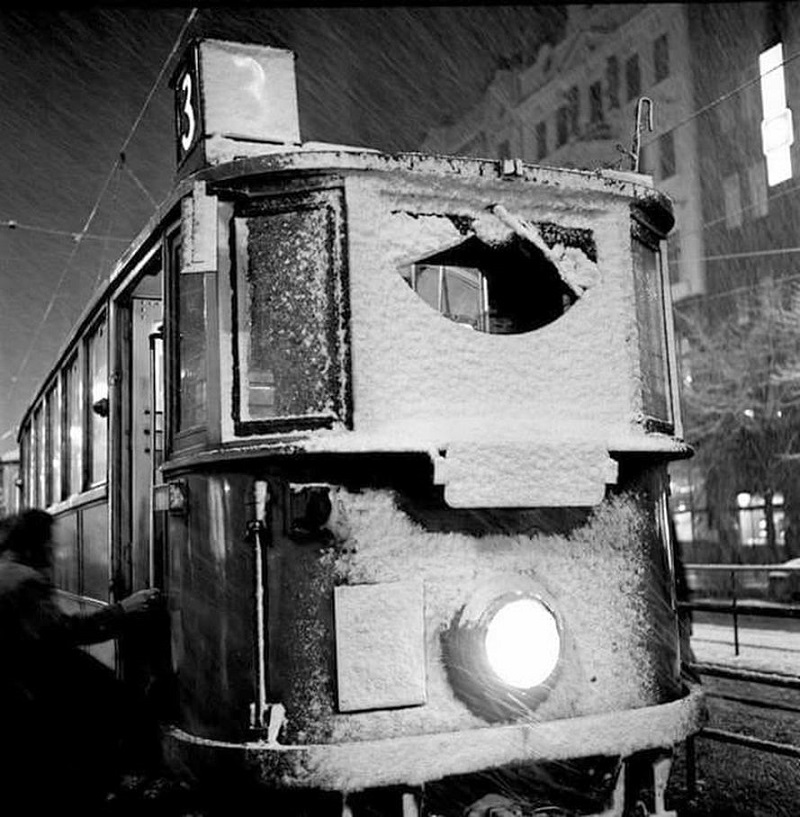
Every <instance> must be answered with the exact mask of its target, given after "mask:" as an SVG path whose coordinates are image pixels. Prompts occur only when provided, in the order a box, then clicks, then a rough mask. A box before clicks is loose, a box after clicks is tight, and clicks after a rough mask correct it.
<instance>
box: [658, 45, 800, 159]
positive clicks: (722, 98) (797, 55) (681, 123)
mask: <svg viewBox="0 0 800 817" xmlns="http://www.w3.org/2000/svg"><path fill="white" fill-rule="evenodd" d="M798 58H800V51H795V53H794V54H791V55H790V56H788V57H784V58H783V61H782V62H780V63H778V65H776V66H775V67H774V68H770V70H769V71H767V72H766V73H765V74H764V76H766V75H767V74H771V73H772V72H773V71H777V70H778V69H779V68H783V67H784V66H786V65H788V64H789V63H790V62H794V60H796V59H798ZM761 77H762V75H761V74H759V75H758V76H756V77H753V79H749V80H747V81H746V82H743V83H742V84H741V85H739V86H738V87H736V88H734V89H733V90H731V91H727V92H726V93H724V94H722V95H721V96H719V97H717V99H714V100H712V101H711V102H708V103H706V104H705V105H703V106H702V107H700V108H698V109H697V110H696V111H694V112H693V113H691V114H689V115H688V116H687V117H685V118H684V119H681V120H679V121H678V122H676V123H675V124H674V125H673V126H672V127H670V128H667V130H665V131H662V132H661V133H660V134H659V135H658V136H653V137H652V138H650V139H648V140H647V141H646V142H644V143H643V145H644V146H647V145H652V144H654V143H655V142H657V141H658V139H659V138H660V137H661V136H663V135H664V134H665V133H670V132H671V131H675V130H678V128H682V127H684V125H688V124H689V122H692V121H693V120H694V119H697V117H698V116H702V115H703V114H704V113H706V112H707V111H710V110H711V109H712V108H716V106H717V105H720V104H721V103H723V102H726V101H727V100H728V99H731V98H733V97H734V96H736V95H737V94H740V93H742V92H743V91H744V90H745V89H746V88H749V87H750V86H751V85H755V84H756V83H757V82H761Z"/></svg>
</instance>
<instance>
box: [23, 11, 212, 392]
mask: <svg viewBox="0 0 800 817" xmlns="http://www.w3.org/2000/svg"><path fill="white" fill-rule="evenodd" d="M197 12H198V8H197V7H194V8H192V9H191V11H190V12H189V14H188V16H187V18H186V20H185V21H184V23H183V25H182V26H181V28H180V31H179V32H178V35H177V36H176V38H175V42H174V44H173V46H172V49H171V50H170V53H169V54H168V56H167V58H166V59H165V60H164V62H163V64H162V66H161V70H160V71H159V72H158V76H157V77H156V79H155V82H154V83H153V85H152V87H151V88H150V92H149V93H148V94H147V98H146V99H145V101H144V104H143V105H142V107H141V109H140V111H139V114H138V116H137V117H136V119H135V121H134V123H133V125H132V126H131V128H130V130H129V131H128V135H127V136H126V137H125V141H124V142H123V143H122V146H121V147H120V149H119V151H118V154H117V158H116V159H115V160H114V163H113V165H112V167H111V170H110V172H109V173H108V175H107V176H106V179H105V181H104V182H103V186H102V187H101V189H100V193H99V195H98V196H97V199H96V201H95V203H94V206H93V207H92V209H91V212H90V213H89V217H88V218H87V219H86V221H85V222H84V226H83V229H82V230H80V232H79V233H78V234H77V235H75V234H72V233H69V235H72V236H73V240H74V242H75V243H74V245H73V247H72V249H71V251H70V254H69V256H68V258H67V261H66V263H65V265H64V268H63V269H62V271H61V275H60V276H59V279H58V282H57V283H56V286H55V288H54V290H53V294H52V295H51V296H50V300H49V301H48V304H47V307H46V309H45V311H44V314H43V315H42V318H41V320H40V321H39V323H38V325H37V327H36V330H35V331H34V333H33V335H32V336H31V341H30V343H29V344H28V347H27V350H26V352H25V355H24V356H23V359H22V363H21V364H20V366H19V368H18V369H17V373H16V374H15V375H14V377H12V379H11V386H10V389H9V394H8V398H7V399H8V401H9V402H11V400H12V399H13V397H14V393H15V390H16V386H17V384H18V383H19V379H20V376H21V375H22V372H23V371H24V370H25V368H26V367H27V365H28V363H29V361H30V357H31V354H32V352H33V349H34V347H35V345H36V343H37V342H38V340H39V336H40V334H41V332H42V329H43V328H44V325H45V323H46V322H47V319H48V317H49V316H50V313H51V312H52V310H53V306H54V305H55V302H56V300H57V298H58V296H59V294H60V291H61V287H62V286H63V285H64V281H65V280H66V277H67V273H68V272H69V269H70V267H71V265H72V262H73V261H74V259H75V255H76V254H77V251H78V247H79V246H80V244H81V241H82V240H83V238H84V237H85V236H86V235H87V234H88V231H89V227H90V225H91V223H92V221H93V220H94V218H95V216H96V215H97V210H98V209H99V207H100V202H101V201H102V199H103V197H104V196H105V194H106V191H107V190H108V187H109V185H110V184H111V181H112V179H113V178H114V176H115V174H116V173H117V171H118V169H119V167H120V164H121V163H122V162H123V160H124V156H125V151H126V149H127V147H128V145H129V144H130V142H131V140H132V139H133V136H134V134H135V133H136V130H137V129H138V127H139V125H140V123H141V121H142V119H143V117H144V114H145V112H146V111H147V108H148V107H149V106H150V102H151V101H152V99H153V96H154V95H155V93H156V91H157V90H158V88H159V86H160V85H161V81H162V79H163V78H164V74H165V73H166V71H167V69H168V67H169V66H170V65H171V64H172V61H173V59H174V57H175V54H176V53H177V51H178V48H180V46H181V43H182V42H183V38H184V35H185V33H186V31H187V30H188V29H189V26H191V24H192V23H193V22H194V19H195V17H196V16H197Z"/></svg>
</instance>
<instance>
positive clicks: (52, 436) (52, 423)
mask: <svg viewBox="0 0 800 817" xmlns="http://www.w3.org/2000/svg"><path fill="white" fill-rule="evenodd" d="M58 398H59V393H58V389H57V388H52V389H50V391H49V392H48V394H47V403H46V406H47V442H48V461H49V463H50V480H49V485H48V491H47V503H48V504H51V503H53V502H58V501H59V500H60V499H61V406H60V405H59V399H58Z"/></svg>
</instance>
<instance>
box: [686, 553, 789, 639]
mask: <svg viewBox="0 0 800 817" xmlns="http://www.w3.org/2000/svg"><path fill="white" fill-rule="evenodd" d="M684 570H685V571H686V583H687V586H688V588H689V591H690V593H691V595H693V596H694V595H696V594H697V592H698V591H701V592H702V591H703V590H704V589H706V590H709V591H710V593H711V595H719V594H720V592H721V591H722V592H723V593H724V595H725V596H726V598H725V599H718V598H699V599H694V600H684V601H681V602H680V603H679V605H678V606H679V608H680V609H682V610H689V611H693V610H696V611H702V612H708V613H729V614H730V615H731V616H732V617H733V651H734V655H739V616H742V615H753V616H764V617H767V618H798V619H800V605H796V604H792V603H791V602H792V601H793V600H794V599H796V598H798V597H800V565H798V566H793V565H792V566H790V565H719V564H717V565H709V564H686V565H684ZM700 573H706V574H709V575H711V576H712V577H720V576H721V577H723V578H727V581H726V582H725V583H724V584H722V585H721V584H720V582H719V581H713V582H701V581H698V574H700ZM753 577H757V579H756V581H753ZM748 579H749V580H748ZM759 597H762V598H763V599H764V601H762V600H760V599H759ZM765 602H766V603H765Z"/></svg>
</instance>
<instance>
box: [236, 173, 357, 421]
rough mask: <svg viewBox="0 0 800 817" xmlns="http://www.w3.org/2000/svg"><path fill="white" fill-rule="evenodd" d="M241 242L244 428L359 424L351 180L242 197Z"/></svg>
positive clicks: (239, 398) (239, 354)
mask: <svg viewBox="0 0 800 817" xmlns="http://www.w3.org/2000/svg"><path fill="white" fill-rule="evenodd" d="M233 241H234V249H235V252H234V264H233V268H232V274H231V279H232V280H231V284H232V289H233V293H234V300H235V309H234V315H233V350H232V351H233V363H234V367H233V368H234V371H233V405H232V413H233V421H234V433H235V434H236V435H237V436H247V435H260V434H271V433H280V432H288V431H302V430H312V429H317V428H331V427H333V426H334V425H336V424H344V425H346V426H349V424H350V417H351V413H352V411H351V405H350V404H351V400H350V396H349V394H350V392H349V390H350V379H349V336H348V321H347V315H348V312H349V304H348V295H347V293H348V285H347V269H346V261H345V258H346V253H345V250H344V247H345V223H344V203H343V194H342V190H341V188H339V187H332V188H324V189H313V190H302V191H297V192H286V193H281V194H276V195H269V196H264V197H262V198H258V199H253V200H250V201H247V202H243V203H240V204H239V205H237V209H236V211H235V213H234V223H233Z"/></svg>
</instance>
